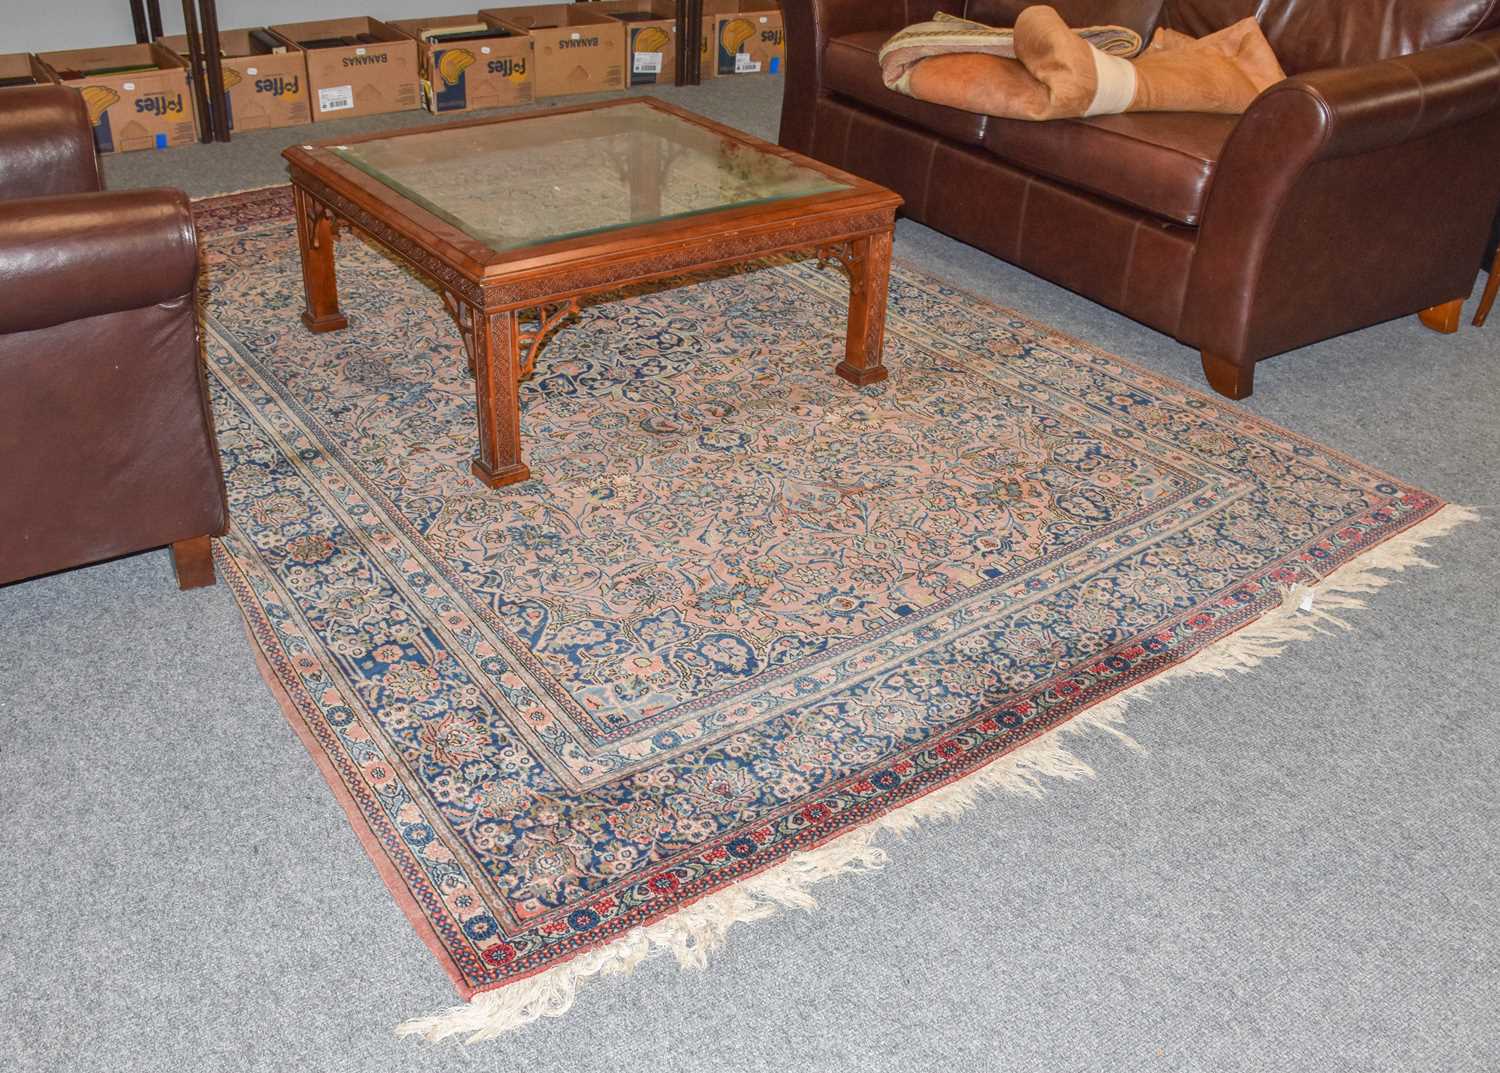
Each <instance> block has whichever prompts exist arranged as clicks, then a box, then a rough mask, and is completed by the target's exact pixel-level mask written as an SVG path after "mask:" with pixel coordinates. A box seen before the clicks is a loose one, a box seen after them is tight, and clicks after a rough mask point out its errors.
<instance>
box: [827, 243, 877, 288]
mask: <svg viewBox="0 0 1500 1073" xmlns="http://www.w3.org/2000/svg"><path fill="white" fill-rule="evenodd" d="M817 255H818V267H819V268H827V267H828V266H829V265H830V264H837V265H838V266H839V267H841V268H842V269H843V270H844V273H845V274H846V275H847V276H848V277H849V282H850V283H852V284H855V285H856V286H857V285H858V281H859V279H860V278H861V275H862V272H861V269H863V267H864V263H865V258H864V256H863V254H861V253H860V252H859V251H858V249H857V248H856V246H855V243H854V242H853V241H852V240H845V241H843V242H835V243H833V244H832V245H830V246H819V247H818V249H817Z"/></svg>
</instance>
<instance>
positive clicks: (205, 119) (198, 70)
mask: <svg viewBox="0 0 1500 1073" xmlns="http://www.w3.org/2000/svg"><path fill="white" fill-rule="evenodd" d="M182 24H183V29H184V32H185V33H186V34H187V41H188V63H189V64H191V67H190V68H189V69H190V71H191V72H192V81H193V105H194V107H196V108H197V109H198V140H199V141H200V142H211V141H213V140H214V113H213V109H214V105H213V104H211V103H210V102H209V99H208V68H207V67H205V66H204V64H203V39H202V37H200V36H199V34H198V12H197V10H196V9H195V8H194V7H193V0H182Z"/></svg>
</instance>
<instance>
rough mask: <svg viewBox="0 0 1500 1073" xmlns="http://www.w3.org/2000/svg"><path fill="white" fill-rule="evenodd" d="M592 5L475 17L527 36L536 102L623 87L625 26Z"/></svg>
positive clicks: (491, 12) (523, 9)
mask: <svg viewBox="0 0 1500 1073" xmlns="http://www.w3.org/2000/svg"><path fill="white" fill-rule="evenodd" d="M597 6H598V5H596V4H537V5H535V6H531V7H497V8H486V9H485V10H483V11H481V12H480V14H481V15H483V16H485V17H486V18H489V19H493V20H494V21H496V22H498V23H500V24H501V25H503V26H508V27H510V28H511V29H514V30H520V31H521V32H522V33H526V34H529V35H530V36H531V41H532V44H533V45H534V46H535V50H534V52H533V56H534V58H535V64H536V69H535V71H534V72H533V79H534V82H533V86H534V87H535V90H536V95H537V96H538V97H562V96H566V95H568V94H572V93H603V92H608V91H609V90H617V89H624V88H625V26H624V24H623V23H620V22H617V21H615V20H614V19H611V18H609V17H608V16H606V15H600V14H596V13H595V12H594V11H593V10H592V9H593V8H595V7H597Z"/></svg>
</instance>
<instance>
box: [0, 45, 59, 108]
mask: <svg viewBox="0 0 1500 1073" xmlns="http://www.w3.org/2000/svg"><path fill="white" fill-rule="evenodd" d="M51 81H52V78H51V76H50V75H48V74H47V69H46V68H45V67H43V66H42V62H41V61H40V60H38V59H37V58H36V57H35V56H33V55H31V54H30V53H29V52H11V53H7V54H6V55H4V56H0V89H5V88H7V87H9V86H32V85H38V84H44V83H47V82H51ZM0 100H4V98H3V97H0Z"/></svg>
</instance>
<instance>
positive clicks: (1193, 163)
mask: <svg viewBox="0 0 1500 1073" xmlns="http://www.w3.org/2000/svg"><path fill="white" fill-rule="evenodd" d="M1238 120H1239V116H1233V115H1209V114H1206V113H1198V112H1142V113H1138V114H1134V115H1113V116H1097V117H1095V118H1093V119H1054V120H1051V121H1049V122H1046V123H1028V122H1025V121H1022V120H1017V119H992V120H990V122H989V124H988V126H987V128H986V130H985V133H984V138H983V145H984V148H985V149H987V150H989V151H990V152H991V153H993V154H994V155H995V156H997V157H999V158H1000V159H1001V160H1004V161H1006V162H1007V163H1010V164H1014V165H1015V166H1016V167H1019V168H1022V169H1024V170H1026V171H1029V172H1034V173H1036V174H1038V175H1045V176H1046V177H1047V178H1049V179H1055V180H1057V181H1058V182H1060V183H1065V184H1067V185H1069V186H1075V187H1078V188H1080V189H1083V190H1088V191H1090V192H1092V193H1095V194H1099V195H1101V196H1103V197H1107V198H1109V199H1110V200H1112V201H1119V202H1123V203H1124V204H1126V205H1130V206H1133V207H1134V208H1137V209H1140V210H1141V211H1143V212H1149V213H1151V214H1152V215H1153V216H1160V217H1162V218H1163V219H1166V220H1171V221H1173V222H1174V223H1180V224H1186V225H1187V226H1189V227H1196V226H1197V225H1198V223H1199V222H1200V221H1201V220H1202V218H1203V206H1204V204H1205V203H1207V201H1208V191H1209V188H1210V187H1211V186H1212V185H1213V180H1214V171H1215V169H1216V168H1217V167H1218V163H1219V157H1220V155H1221V154H1222V152H1223V150H1224V143H1225V142H1226V141H1228V140H1229V134H1230V132H1231V131H1233V130H1234V125H1235V123H1236V122H1237V121H1238Z"/></svg>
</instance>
